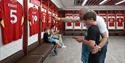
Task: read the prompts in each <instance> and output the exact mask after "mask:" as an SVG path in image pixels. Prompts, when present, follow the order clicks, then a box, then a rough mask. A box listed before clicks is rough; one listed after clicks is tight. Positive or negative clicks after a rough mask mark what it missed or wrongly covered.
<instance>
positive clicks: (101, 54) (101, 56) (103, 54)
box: [98, 43, 108, 63]
mask: <svg viewBox="0 0 125 63" xmlns="http://www.w3.org/2000/svg"><path fill="white" fill-rule="evenodd" d="M107 46H108V43H107V44H106V45H105V46H104V47H103V48H102V49H101V51H100V52H99V57H98V60H99V63H105V58H106V53H107Z"/></svg>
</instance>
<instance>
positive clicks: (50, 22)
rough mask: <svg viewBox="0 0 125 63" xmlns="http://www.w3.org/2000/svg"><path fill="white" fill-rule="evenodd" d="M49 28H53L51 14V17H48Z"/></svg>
mask: <svg viewBox="0 0 125 63" xmlns="http://www.w3.org/2000/svg"><path fill="white" fill-rule="evenodd" d="M48 26H49V28H51V26H52V16H51V14H49V16H48Z"/></svg>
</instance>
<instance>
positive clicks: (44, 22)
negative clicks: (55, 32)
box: [42, 12, 46, 32]
mask: <svg viewBox="0 0 125 63" xmlns="http://www.w3.org/2000/svg"><path fill="white" fill-rule="evenodd" d="M45 27H46V13H45V12H42V32H43V31H45Z"/></svg>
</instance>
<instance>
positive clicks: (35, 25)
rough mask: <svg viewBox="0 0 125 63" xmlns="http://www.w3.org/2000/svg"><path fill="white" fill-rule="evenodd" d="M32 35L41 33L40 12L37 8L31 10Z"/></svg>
mask: <svg viewBox="0 0 125 63" xmlns="http://www.w3.org/2000/svg"><path fill="white" fill-rule="evenodd" d="M29 21H30V22H31V25H30V35H34V34H36V33H38V32H39V11H38V9H36V8H35V7H31V8H29Z"/></svg>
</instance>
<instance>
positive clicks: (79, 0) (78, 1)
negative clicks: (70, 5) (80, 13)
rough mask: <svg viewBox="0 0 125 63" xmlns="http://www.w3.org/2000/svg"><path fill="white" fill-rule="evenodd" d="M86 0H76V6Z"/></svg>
mask: <svg viewBox="0 0 125 63" xmlns="http://www.w3.org/2000/svg"><path fill="white" fill-rule="evenodd" d="M83 1H84V0H74V5H75V6H81V5H82V3H83Z"/></svg>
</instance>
